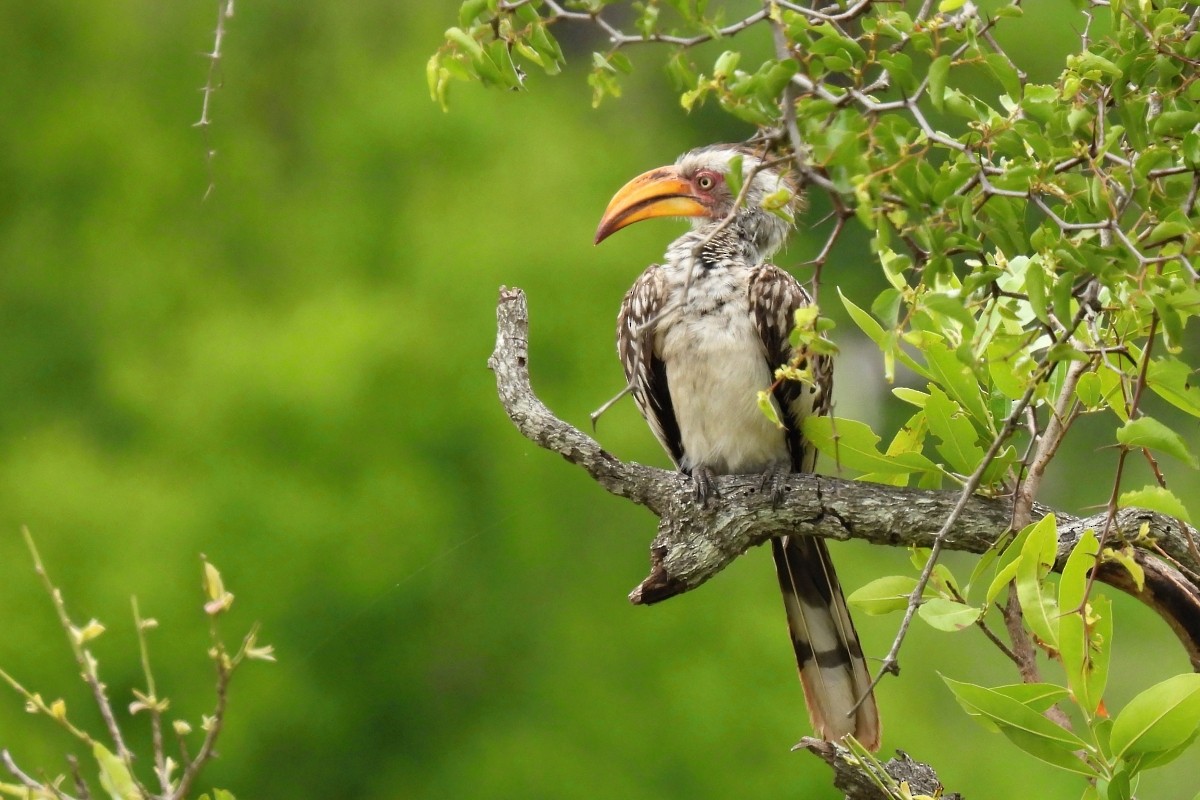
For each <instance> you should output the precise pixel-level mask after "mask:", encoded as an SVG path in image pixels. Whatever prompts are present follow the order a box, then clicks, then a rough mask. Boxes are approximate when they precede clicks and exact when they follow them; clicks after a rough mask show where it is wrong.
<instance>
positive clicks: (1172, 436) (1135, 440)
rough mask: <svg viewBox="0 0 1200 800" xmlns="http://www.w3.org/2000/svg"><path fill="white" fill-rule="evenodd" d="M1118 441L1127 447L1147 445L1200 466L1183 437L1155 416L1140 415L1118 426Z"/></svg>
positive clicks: (1194, 465) (1192, 464)
mask: <svg viewBox="0 0 1200 800" xmlns="http://www.w3.org/2000/svg"><path fill="white" fill-rule="evenodd" d="M1117 441H1118V442H1120V443H1121V444H1123V445H1125V446H1126V447H1147V448H1149V449H1151V450H1158V451H1160V452H1163V453H1166V454H1167V455H1170V456H1174V457H1175V458H1178V459H1179V460H1180V461H1183V462H1186V463H1187V464H1189V465H1191V466H1192V467H1193V468H1196V467H1200V461H1198V460H1197V459H1196V456H1195V454H1194V453H1192V451H1191V450H1189V449H1188V446H1187V444H1185V443H1184V441H1183V437H1182V436H1180V435H1179V434H1178V433H1176V432H1175V431H1174V430H1172V429H1171V428H1168V427H1167V426H1166V425H1164V424H1162V423H1161V422H1159V421H1158V420H1156V419H1154V418H1153V417H1138V418H1137V419H1131V420H1129V421H1128V422H1126V423H1125V424H1124V425H1122V426H1121V427H1120V428H1117Z"/></svg>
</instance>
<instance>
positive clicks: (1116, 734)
mask: <svg viewBox="0 0 1200 800" xmlns="http://www.w3.org/2000/svg"><path fill="white" fill-rule="evenodd" d="M1197 727H1200V673H1195V672H1190V673H1187V674H1185V675H1176V676H1175V677H1173V678H1168V679H1167V680H1165V681H1163V682H1162V683H1157V684H1155V685H1154V686H1151V687H1150V688H1149V689H1146V690H1145V691H1144V692H1142V693H1141V694H1139V695H1138V696H1137V697H1135V698H1133V699H1132V700H1130V701H1129V705H1127V706H1125V708H1124V709H1123V710H1122V711H1121V713H1120V714H1118V715H1117V718H1116V719H1115V720H1113V728H1112V738H1111V740H1110V741H1111V743H1112V749H1113V755H1115V756H1117V757H1118V758H1122V757H1123V758H1128V757H1131V756H1136V755H1141V754H1150V753H1159V752H1163V751H1166V750H1172V749H1174V748H1175V747H1177V746H1178V745H1179V744H1180V743H1182V742H1184V741H1187V739H1189V738H1190V737H1191V736H1193V735H1195V733H1196V729H1197Z"/></svg>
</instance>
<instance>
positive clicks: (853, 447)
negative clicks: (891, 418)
mask: <svg viewBox="0 0 1200 800" xmlns="http://www.w3.org/2000/svg"><path fill="white" fill-rule="evenodd" d="M801 428H802V431H803V433H804V438H805V439H807V440H808V441H810V442H812V443H813V445H814V446H816V448H817V449H818V450H820V451H821V452H822V453H825V454H826V455H828V456H830V457H832V458H834V459H835V460H836V461H837V464H838V465H839V466H841V467H848V468H850V469H857V470H861V471H863V472H883V473H888V474H891V473H906V472H923V471H926V470H936V469H937V467H935V466H934V464H933V462H932V461H930V460H929V459H928V458H926V457H925V456H923V455H921V454H920V453H904V454H901V455H897V456H885V455H883V454H882V453H880V452H879V447H878V445H879V437H878V436H877V435H876V434H875V432H874V431H872V430H871V428H870V426H869V425H867V424H865V423H863V422H858V421H857V420H852V419H843V418H841V417H806V418H805V419H804V422H803V423H802V425H801Z"/></svg>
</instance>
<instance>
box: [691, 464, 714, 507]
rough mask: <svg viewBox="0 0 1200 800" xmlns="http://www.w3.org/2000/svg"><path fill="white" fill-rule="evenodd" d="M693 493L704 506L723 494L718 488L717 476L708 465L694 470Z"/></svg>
mask: <svg viewBox="0 0 1200 800" xmlns="http://www.w3.org/2000/svg"><path fill="white" fill-rule="evenodd" d="M692 493H693V497H694V498H695V500H696V502H697V503H699V504H700V505H702V506H706V505H708V503H709V501H711V500H715V499H717V498H718V497H720V496H721V493H720V491H718V490H717V478H716V475H714V474H713V471H712V470H711V469H709V468H708V467H696V468H694V469H693V470H692Z"/></svg>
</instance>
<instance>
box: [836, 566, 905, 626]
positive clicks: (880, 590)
mask: <svg viewBox="0 0 1200 800" xmlns="http://www.w3.org/2000/svg"><path fill="white" fill-rule="evenodd" d="M915 588H917V579H916V578H913V577H910V576H908V575H889V576H887V577H884V578H877V579H876V580H873V581H871V582H870V583H868V584H867V585H866V586H863V587H862V588H861V589H858V590H857V591H855V592H854V593H852V594H851V595H850V596H849V597H847V598H846V600H847V602H849V603H850V604H851V605H852V606H854V607H855V608H857V609H860V610H862V611H863V613H866V614H870V615H871V616H879V615H881V614H890V613H892V612H893V611H903V610H904V609H905V608H906V607H907V606H908V598H909V597H910V596H911V595H912V592H913V589H915Z"/></svg>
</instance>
